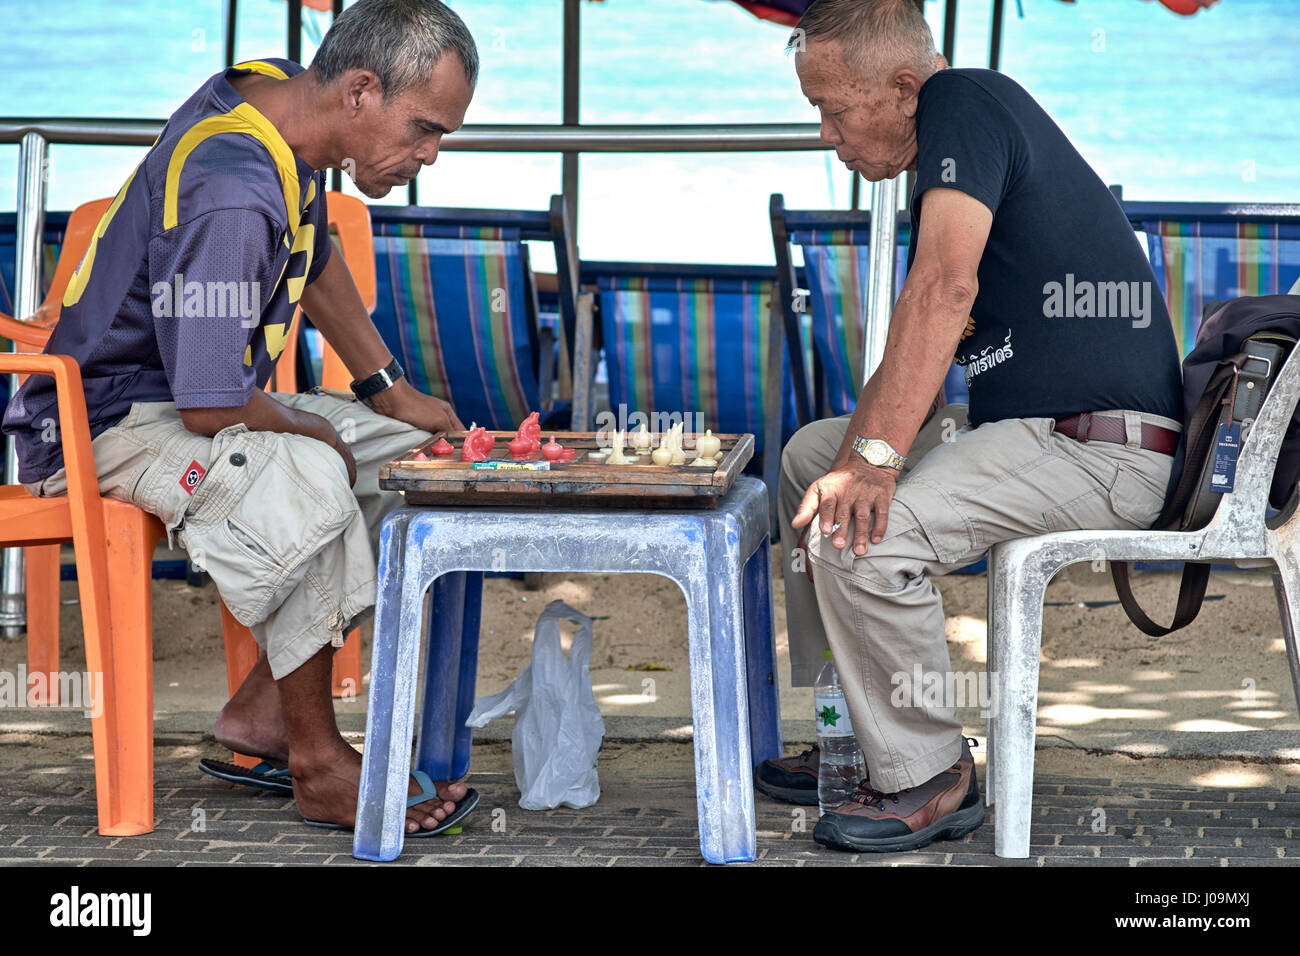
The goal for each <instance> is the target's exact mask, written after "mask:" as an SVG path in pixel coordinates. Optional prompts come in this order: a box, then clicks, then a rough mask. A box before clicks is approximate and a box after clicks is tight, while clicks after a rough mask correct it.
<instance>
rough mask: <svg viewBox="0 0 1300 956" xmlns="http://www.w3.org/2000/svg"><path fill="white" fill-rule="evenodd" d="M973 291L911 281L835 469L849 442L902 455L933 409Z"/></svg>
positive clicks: (848, 451)
mask: <svg viewBox="0 0 1300 956" xmlns="http://www.w3.org/2000/svg"><path fill="white" fill-rule="evenodd" d="M974 301H975V295H974V292H973V291H970V290H966V289H958V288H952V287H950V286H948V285H946V284H945V283H943V282H942V281H939V280H927V279H926V278H925V277H923V276H909V278H908V284H907V286H905V287H904V289H903V294H902V295H901V296H900V297H899V300H898V304H897V305H896V306H895V307H894V312H893V315H892V317H891V319H890V325H889V335H888V337H887V339H886V342H885V354H884V357H883V358H882V359H881V362H880V366H879V368H877V369H876V372H875V374H873V375H872V376H871V378H870V380H869V381H868V382H867V384H866V386H865V387H864V388H863V389H862V394H861V396H860V397H859V398H858V403H857V406H856V407H855V408H854V410H853V415H852V417H851V418H850V420H849V428H848V431H847V432H846V433H845V436H844V442H843V443H842V444H841V445H840V451H839V454H838V455H837V456H836V459H835V464H834V466H832V467H833V468H840V467H843V465H844V464H845V463H846V462H847V461H849V460H850V456H852V455H853V454H854V453H853V450H852V448H853V438H854V436H855V435H861V436H863V437H864V438H883V439H884V440H885V441H887V442H889V444H891V445H892V446H893V447H894V449H895V450H896V451H897V452H898V453H899V454H900V455H903V456H906V455H907V452H908V449H909V448H911V446H912V442H913V441H915V439H916V433H917V432H918V431H920V429H921V425H922V424H924V423H925V421H926V419H927V418H928V417H929V414H930V412H931V411H932V409H933V408H934V404H935V402H936V400H937V399H936V396H937V395H938V394H939V393H940V392H941V390H942V388H943V383H944V379H945V378H946V377H947V375H948V367H949V366H950V365H951V364H952V356H953V353H954V352H955V351H956V350H957V343H958V341H959V340H960V336H961V331H962V329H963V328H964V327H965V325H966V319H967V316H969V315H970V307H971V305H972V304H973V303H974Z"/></svg>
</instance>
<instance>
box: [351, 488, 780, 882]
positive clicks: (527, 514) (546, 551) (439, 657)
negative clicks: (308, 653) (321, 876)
mask: <svg viewBox="0 0 1300 956" xmlns="http://www.w3.org/2000/svg"><path fill="white" fill-rule="evenodd" d="M379 550H380V554H379V596H378V602H377V605H376V609H375V637H374V650H373V653H372V659H371V672H370V705H369V711H368V713H367V717H366V748H365V760H364V766H363V770H362V774H361V792H360V795H359V797H358V806H357V826H356V836H355V840H354V843H353V851H352V855H353V856H355V857H357V858H358V859H363V860H393V859H396V857H397V856H398V854H400V853H401V852H402V842H403V837H404V821H405V817H406V792H407V783H408V775H409V773H410V770H411V747H410V742H411V739H412V732H413V730H414V726H415V700H416V683H417V681H418V675H419V664H420V648H421V645H422V643H423V642H422V640H421V617H422V609H423V605H424V596H425V594H426V592H427V591H428V590H429V588H430V586H432V587H433V589H434V596H433V604H432V620H431V622H430V626H429V641H428V656H427V661H426V663H425V687H424V701H425V704H424V708H423V714H422V716H421V721H420V734H419V739H418V742H417V746H416V757H415V765H416V767H417V768H418V769H420V770H423V771H425V772H426V773H428V774H429V776H431V777H432V778H433V779H434V780H454V779H457V778H460V777H463V776H464V775H465V774H466V773H467V772H468V771H469V758H470V745H471V742H472V733H473V731H472V729H471V728H469V727H466V726H465V719H466V718H467V717H468V716H469V713H470V710H471V709H472V708H473V706H474V686H475V674H476V669H477V664H478V632H479V617H480V613H479V612H480V606H479V602H480V598H481V596H482V574H481V573H475V572H483V571H573V572H595V573H611V572H630V573H653V574H662V575H664V576H666V577H669V578H671V579H673V580H674V581H676V582H677V584H678V585H679V586H680V587H681V589H682V592H683V593H684V594H685V596H686V614H687V621H688V627H689V644H690V663H691V710H692V715H693V719H694V729H695V732H694V738H695V781H696V798H697V803H698V807H699V822H700V852H701V853H702V854H703V856H704V858H705V859H706V860H708V861H709V862H711V863H728V862H732V861H738V860H752V859H754V856H755V844H756V826H755V817H754V790H753V769H754V767H755V766H756V765H757V764H758V763H759V762H761V761H763V760H765V759H767V758H768V757H777V756H780V754H781V722H780V703H779V700H778V691H777V681H776V651H775V639H774V634H773V629H772V589H771V559H770V551H769V545H768V513H767V495H766V489H765V488H764V486H763V483H762V482H761V481H758V480H756V479H754V478H749V477H745V476H741V477H740V478H738V479H737V480H736V484H735V486H734V487H733V488H732V490H731V491H730V492H729V493H728V494H727V495H726V496H725V497H724V498H722V499H721V500H720V501H719V503H718V506H717V507H716V508H714V509H707V510H705V509H695V510H680V511H629V510H618V511H596V510H564V511H553V510H550V509H548V510H546V511H545V512H544V513H542V514H539V512H538V511H537V510H518V509H501V508H417V507H407V508H400V509H397V510H395V511H393V512H392V513H391V514H390V515H389V516H388V518H387V519H385V521H384V525H383V530H382V532H381V534H380V542H379ZM466 572H470V573H466Z"/></svg>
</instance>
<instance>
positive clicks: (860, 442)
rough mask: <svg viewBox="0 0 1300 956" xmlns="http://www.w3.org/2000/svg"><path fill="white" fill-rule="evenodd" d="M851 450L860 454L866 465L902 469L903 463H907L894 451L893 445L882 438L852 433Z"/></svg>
mask: <svg viewBox="0 0 1300 956" xmlns="http://www.w3.org/2000/svg"><path fill="white" fill-rule="evenodd" d="M853 450H854V451H856V452H857V453H858V454H859V455H861V456H862V457H863V458H864V459H865V460H866V462H867V464H868V465H875V466H877V467H878V468H893V469H894V470H895V471H902V470H903V465H905V464H907V459H906V458H904V457H903V456H902V455H900V454H899V453H898V452H896V451H894V448H893V446H892V445H890V444H889V442H887V441H885V440H884V439H883V438H863V437H862V436H861V435H854V436H853Z"/></svg>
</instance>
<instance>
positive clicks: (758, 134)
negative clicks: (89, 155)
mask: <svg viewBox="0 0 1300 956" xmlns="http://www.w3.org/2000/svg"><path fill="white" fill-rule="evenodd" d="M817 128H818V127H817V124H816V123H725V124H700V125H676V126H665V125H634V124H619V125H604V126H589V125H583V126H563V125H558V124H556V125H545V124H540V125H535V124H528V125H525V124H500V125H474V126H463V127H461V128H460V129H459V130H457V131H456V132H454V133H448V134H447V135H446V136H444V137H443V139H442V145H441V147H440V148H441V149H446V150H452V151H461V152H504V153H573V152H578V153H716V152H790V151H800V150H824V149H828V148H829V147H828V146H827V145H826V144H825V143H823V142H822V141H821V139H820V138H819V137H818V135H817ZM162 129H163V121H162V120H151V119H95V118H90V119H81V118H66V119H63V118H60V119H41V118H38V117H0V143H17V142H21V140H22V139H23V137H24V136H25V135H27V134H29V133H35V134H36V135H37V136H40V137H41V138H42V139H44V140H45V141H46V142H47V143H69V144H76V145H80V146H149V145H152V143H153V141H154V140H155V139H156V138H157V137H158V134H159V133H161V132H162Z"/></svg>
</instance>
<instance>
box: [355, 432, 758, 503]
mask: <svg viewBox="0 0 1300 956" xmlns="http://www.w3.org/2000/svg"><path fill="white" fill-rule="evenodd" d="M489 434H491V435H492V436H493V437H494V438H495V439H496V443H495V445H494V446H493V448H492V451H491V454H490V456H489V458H488V460H487V461H488V463H491V462H497V463H499V464H498V465H495V466H494V465H491V464H487V463H480V464H479V467H477V468H476V467H475V465H474V463H472V462H464V461H461V460H460V452H461V446H462V445H463V443H464V438H465V435H466V432H440V433H438V434H437V435H434V436H433V439H432V440H431V441H430V442H429V443H428V444H426V445H422V446H420V447H419V448H412V449H411V450H410V451H408V452H407V453H406V454H404V455H402V456H401V457H400V458H398V459H397V460H395V461H391V462H389V463H388V464H387V465H384V466H383V467H382V468H380V469H379V487H381V488H386V489H390V490H395V491H401V492H404V493H405V495H406V500H407V503H408V504H412V505H444V506H460V507H464V506H480V505H500V506H511V507H521V506H524V507H529V506H536V507H547V506H548V505H549V506H553V507H566V508H568V507H588V508H641V509H645V508H712V507H714V506H715V505H716V504H717V503H718V499H719V498H721V497H722V496H723V495H725V494H726V493H727V492H728V491H730V490H731V486H732V484H734V483H735V480H736V476H737V475H739V474H740V473H741V470H742V469H743V468H744V467H745V465H746V463H747V462H748V461H749V459H750V458H752V457H753V454H754V436H753V435H751V434H742V435H728V434H723V435H717V436H716V437H717V438H718V439H719V441H720V442H721V446H722V447H721V451H720V453H719V455H720V458H719V460H717V461H716V463H715V464H714V465H712V466H701V465H691V464H690V461H691V460H693V459H694V457H695V455H694V450H693V449H694V440H693V436H687V439H686V442H685V448H684V451H685V452H686V455H687V464H684V465H656V464H653V463H652V461H651V459H650V456H649V454H642V455H637V454H636V451H637V449H636V448H635V447H634V446H633V445H632V442H631V441H630V440H629V441H628V442H627V443H626V445H625V447H624V454H625V455H626V456H627V458H628V460H629V461H631V462H633V463H632V464H626V465H611V464H606V463H605V462H604V461H603V460H597V459H593V458H591V457H589V456H590V455H591V454H592V453H595V452H597V451H599V450H600V449H601V448H602V447H605V448H607V447H608V446H609V441H608V437H607V436H605V435H602V436H601V440H598V439H597V436H596V434H595V433H594V432H555V433H554V435H555V440H556V441H557V442H559V444H561V445H562V446H564V447H565V448H572V449H574V457H573V460H572V461H570V462H565V463H561V462H551V461H547V460H546V459H545V458H544V457H542V455H540V454H534V455H529V456H526V457H525V458H521V459H515V458H512V456H511V454H510V452H509V450H508V449H507V448H506V443H507V442H508V441H509V440H510V439H511V438H512V437H513V436H514V432H506V431H494V432H490V433H489ZM551 434H552V433H551V432H549V431H548V432H546V434H545V436H544V437H545V438H547V439H549V438H550V437H551ZM441 438H445V439H446V440H447V441H449V442H450V443H451V444H452V446H453V447H454V448H455V453H454V454H453V455H452V456H451V457H450V458H434V456H433V451H432V449H433V446H434V444H436V443H437V441H438V440H439V439H441ZM660 439H661V436H660V435H659V434H658V433H655V434H653V435H652V436H651V441H652V445H651V447H652V448H653V447H657V446H658V444H659V442H660ZM420 454H422V455H423V456H425V457H427V458H428V459H429V460H428V461H418V460H415V458H416V456H417V455H420ZM501 465H505V466H507V467H501ZM543 466H544V469H545V470H527V469H528V468H529V467H534V468H538V469H541V468H542V467H543Z"/></svg>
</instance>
